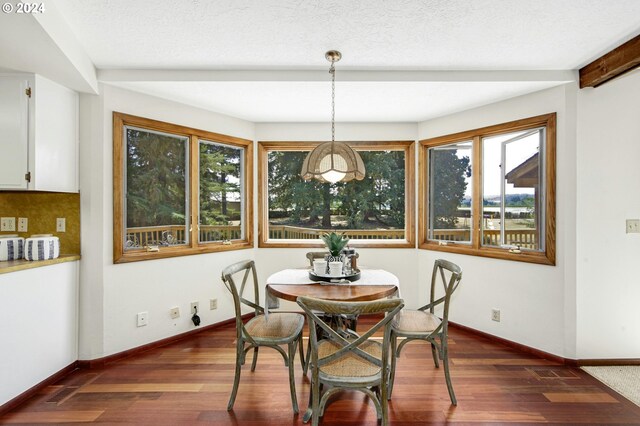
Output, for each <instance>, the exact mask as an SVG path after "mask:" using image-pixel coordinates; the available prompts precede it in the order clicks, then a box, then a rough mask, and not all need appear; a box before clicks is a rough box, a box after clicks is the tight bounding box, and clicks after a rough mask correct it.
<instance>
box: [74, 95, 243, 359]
mask: <svg viewBox="0 0 640 426" xmlns="http://www.w3.org/2000/svg"><path fill="white" fill-rule="evenodd" d="M81 102H82V103H81V107H82V108H81V164H82V166H81V187H82V189H81V197H82V201H81V204H82V219H81V220H82V254H83V259H82V268H81V275H80V276H81V283H82V290H81V300H82V303H81V329H80V335H81V341H80V356H79V358H80V359H95V358H100V357H104V356H108V355H111V354H114V353H117V352H121V351H123V350H127V349H130V348H133V347H137V346H140V345H143V344H146V343H149V342H153V341H156V340H159V339H162V338H165V337H169V336H173V335H175V334H179V333H182V332H185V331H189V330H191V329H193V328H194V326H193V324H192V323H191V320H190V317H191V315H190V314H189V310H190V303H191V302H192V301H198V302H200V311H201V312H200V313H201V315H200V317H201V319H202V326H204V325H207V324H212V323H215V322H219V321H222V320H226V319H228V318H231V317H233V315H234V314H233V306H232V304H231V298H230V296H229V295H228V294H227V293H228V292H227V291H226V289H224V287H223V285H222V282H221V280H220V273H221V270H222V268H223V267H225V266H227V265H228V264H230V263H233V262H235V261H238V260H242V259H247V258H249V259H251V258H253V255H254V253H253V251H254V250H253V249H248V250H238V251H233V252H226V253H212V254H204V255H194V256H184V257H179V258H172V259H159V260H149V261H143V262H134V263H130V264H118V265H114V264H113V258H112V256H113V229H112V227H113V212H112V210H113V198H112V193H113V190H112V186H113V182H112V177H113V164H112V145H113V142H112V141H113V137H112V124H111V123H112V113H113V111H119V112H124V113H127V114H133V115H138V116H142V117H146V118H151V119H155V120H162V121H167V122H170V123H175V124H180V125H184V126H190V127H194V128H197V129H203V130H208V131H213V132H217V133H223V134H227V135H231V136H237V137H241V138H246V139H251V140H252V139H253V137H254V133H253V131H254V130H253V128H254V126H253V123H249V122H246V121H243V120H239V119H236V118H232V117H227V116H223V115H220V114H215V113H212V112H209V111H205V110H201V109H198V108H194V107H190V106H186V105H182V104H178V103H174V102H170V101H167V100H163V99H159V98H155V97H151V96H147V95H143V94H140V93H136V92H131V91H127V90H123V89H120V88H117V87H113V86H108V85H103V86H101V94H100V95H99V96H93V95H82V100H81ZM214 297H217V298H218V299H219V301H218V306H219V309H218V310H215V311H209V310H208V306H209V299H210V298H214ZM173 306H178V307H179V308H180V311H181V316H180V318H178V319H176V320H172V319H171V318H170V317H169V309H170V308H171V307H173ZM142 311H147V312H148V313H149V325H147V326H145V327H140V328H138V327H136V314H137V313H138V312H142Z"/></svg>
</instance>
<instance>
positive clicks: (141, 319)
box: [138, 312, 149, 327]
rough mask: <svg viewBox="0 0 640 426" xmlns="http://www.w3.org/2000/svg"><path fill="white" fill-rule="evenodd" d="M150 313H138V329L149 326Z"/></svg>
mask: <svg viewBox="0 0 640 426" xmlns="http://www.w3.org/2000/svg"><path fill="white" fill-rule="evenodd" d="M148 321H149V312H138V327H144V326H145V325H147V324H148Z"/></svg>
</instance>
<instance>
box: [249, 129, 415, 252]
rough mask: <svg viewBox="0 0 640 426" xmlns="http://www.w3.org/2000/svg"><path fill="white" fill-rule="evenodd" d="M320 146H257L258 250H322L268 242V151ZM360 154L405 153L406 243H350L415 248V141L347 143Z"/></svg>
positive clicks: (287, 242) (281, 143)
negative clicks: (373, 152)
mask: <svg viewBox="0 0 640 426" xmlns="http://www.w3.org/2000/svg"><path fill="white" fill-rule="evenodd" d="M321 143H323V142H293V141H287V142H284V141H269V142H265V141H259V142H258V247H261V248H266V247H270V248H275V247H277V248H300V247H325V245H324V244H323V243H322V242H321V241H319V240H318V242H312V240H275V239H269V200H268V175H267V173H268V154H269V152H270V151H310V150H312V149H313V148H315V147H316V146H318V145H319V144H321ZM347 143H348V144H349V145H350V146H351V147H353V148H354V149H356V150H359V151H386V150H403V151H404V153H405V239H404V240H387V242H385V240H352V241H350V243H349V245H350V246H352V247H356V248H382V247H384V248H415V247H416V242H415V145H416V143H415V141H373V142H347Z"/></svg>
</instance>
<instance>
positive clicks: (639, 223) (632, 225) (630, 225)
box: [627, 219, 640, 234]
mask: <svg viewBox="0 0 640 426" xmlns="http://www.w3.org/2000/svg"><path fill="white" fill-rule="evenodd" d="M627 234H640V219H627Z"/></svg>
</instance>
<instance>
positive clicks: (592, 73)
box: [580, 35, 640, 89]
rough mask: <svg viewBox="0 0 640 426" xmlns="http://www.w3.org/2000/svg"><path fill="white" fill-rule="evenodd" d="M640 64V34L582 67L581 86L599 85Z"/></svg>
mask: <svg viewBox="0 0 640 426" xmlns="http://www.w3.org/2000/svg"><path fill="white" fill-rule="evenodd" d="M639 65H640V35H638V36H636V37H634V38H632V39H631V40H629V41H628V42H626V43H625V44H623V45H621V46H618V47H617V48H615V49H613V50H612V51H611V52H609V53H607V54H606V55H603V56H601V57H599V58H598V59H596V60H595V61H593V62H591V63H590V64H589V65H586V66H584V67H582V68H580V88H581V89H582V88H585V87H598V86H600V85H601V84H604V83H606V82H607V81H609V80H612V79H614V78H616V77H618V76H620V75H622V74H624V73H626V72H628V71H631V70H633V69H634V68H636V67H637V66H639Z"/></svg>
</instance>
